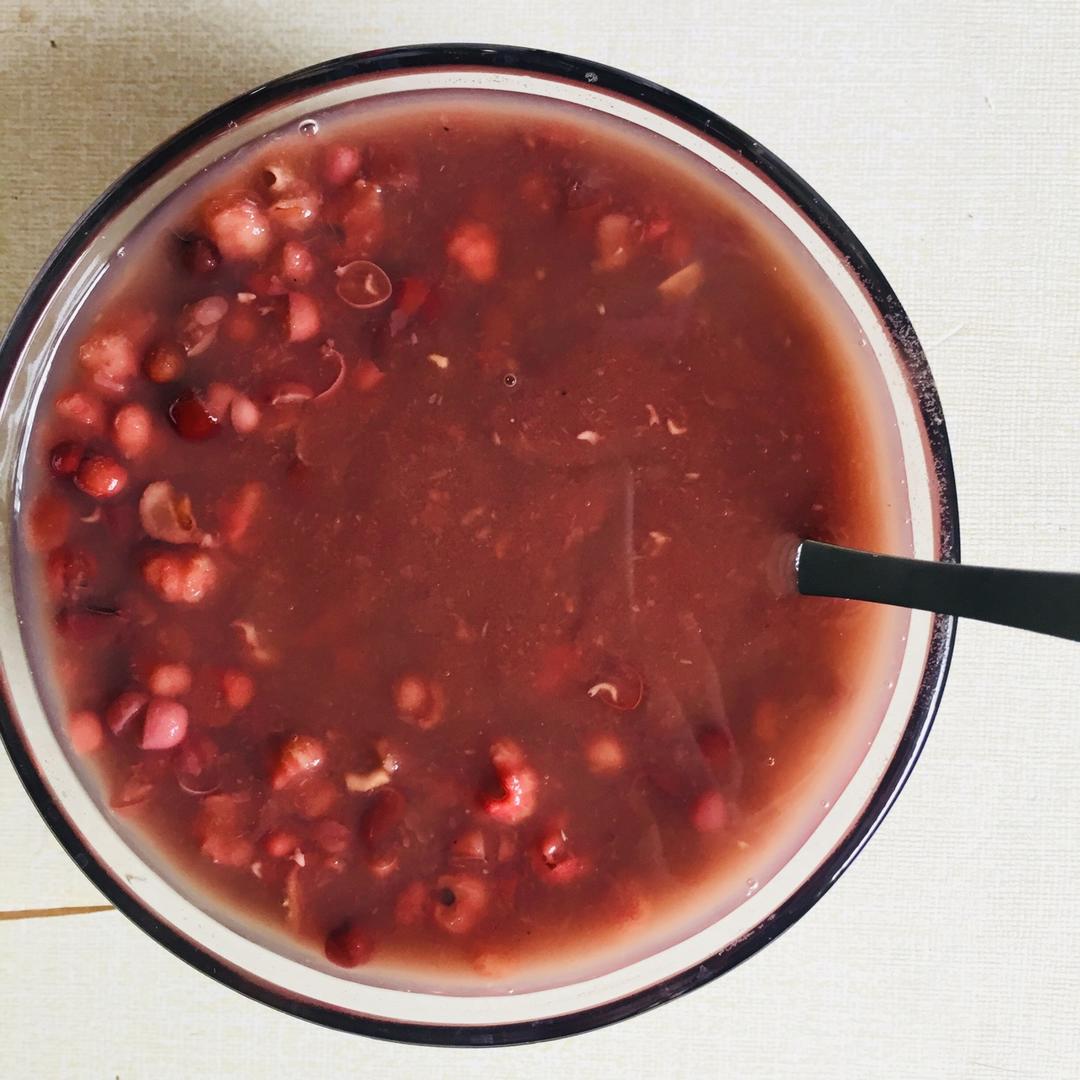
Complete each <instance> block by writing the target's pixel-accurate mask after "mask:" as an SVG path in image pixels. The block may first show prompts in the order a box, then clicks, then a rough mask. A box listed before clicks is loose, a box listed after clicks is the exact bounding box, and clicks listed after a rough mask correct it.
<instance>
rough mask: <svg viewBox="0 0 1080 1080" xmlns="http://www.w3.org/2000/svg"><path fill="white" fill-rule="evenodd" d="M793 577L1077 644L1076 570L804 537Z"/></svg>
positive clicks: (804, 586) (1079, 581)
mask: <svg viewBox="0 0 1080 1080" xmlns="http://www.w3.org/2000/svg"><path fill="white" fill-rule="evenodd" d="M795 578H796V583H797V585H798V589H799V592H801V593H803V595H805V596H839V597H843V598H845V599H847V600H872V601H873V602H874V603H876V604H893V605H894V606H896V607H908V608H918V609H919V610H920V611H936V612H939V613H940V614H942V615H963V616H964V617H965V618H968V619H981V620H982V621H983V622H991V623H999V624H1000V625H1001V626H1016V627H1019V628H1020V629H1021V630H1034V631H1036V633H1039V634H1053V635H1054V636H1055V637H1061V638H1068V639H1069V640H1071V641H1080V574H1064V573H1053V572H1049V571H1043V570H998V569H996V568H993V567H989V566H962V565H960V564H959V563H939V562H924V561H923V560H921V559H900V558H897V557H896V556H893V555H874V554H872V553H871V552H869V551H856V550H854V549H853V548H844V547H836V546H835V545H833V544H822V543H819V542H818V541H817V540H804V541H803V542H802V543H801V544H800V545H799V548H798V550H797V551H796V552H795Z"/></svg>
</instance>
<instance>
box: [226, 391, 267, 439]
mask: <svg viewBox="0 0 1080 1080" xmlns="http://www.w3.org/2000/svg"><path fill="white" fill-rule="evenodd" d="M261 415H262V414H261V413H260V412H259V406H258V405H256V404H255V402H254V401H252V400H251V398H249V397H248V396H247V395H246V394H237V395H236V397H234V398H233V400H232V404H231V405H230V406H229V419H230V420H231V421H232V426H233V430H234V431H235V432H236V433H237V435H250V434H251V433H252V432H253V431H254V430H255V429H256V428H257V427H258V426H259V420H260V419H261Z"/></svg>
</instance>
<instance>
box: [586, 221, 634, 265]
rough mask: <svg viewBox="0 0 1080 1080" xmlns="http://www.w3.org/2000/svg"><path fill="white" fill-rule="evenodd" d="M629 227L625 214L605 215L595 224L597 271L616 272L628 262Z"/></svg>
mask: <svg viewBox="0 0 1080 1080" xmlns="http://www.w3.org/2000/svg"><path fill="white" fill-rule="evenodd" d="M631 225H632V222H631V221H630V218H629V217H627V216H626V214H605V215H604V216H603V217H602V218H601V219H600V220H599V221H598V222H597V223H596V261H595V262H594V263H593V266H595V267H596V269H597V270H618V269H620V268H622V267H624V266H625V265H626V264H627V263H628V262H629V261H630V252H631V235H630V229H631Z"/></svg>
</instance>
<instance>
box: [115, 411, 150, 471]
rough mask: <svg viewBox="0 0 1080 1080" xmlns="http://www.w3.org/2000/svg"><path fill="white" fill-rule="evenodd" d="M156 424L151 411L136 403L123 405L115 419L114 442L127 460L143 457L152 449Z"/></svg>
mask: <svg viewBox="0 0 1080 1080" xmlns="http://www.w3.org/2000/svg"><path fill="white" fill-rule="evenodd" d="M153 425H154V422H153V419H152V418H151V416H150V411H149V410H148V409H147V408H145V407H144V406H142V405H137V404H135V403H134V402H132V403H131V404H128V405H122V406H121V407H120V408H119V409H118V410H117V413H116V416H114V417H113V441H114V442H115V443H116V448H117V449H118V450H119V451H120V453H121V454H123V455H124V457H126V458H137V457H142V455H143V454H145V453H146V451H147V450H149V449H150V441H151V439H152V438H153V433H154V426H153Z"/></svg>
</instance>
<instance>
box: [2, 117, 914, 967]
mask: <svg viewBox="0 0 1080 1080" xmlns="http://www.w3.org/2000/svg"><path fill="white" fill-rule="evenodd" d="M308 130H309V131H310V128H309V129H308ZM726 184H727V182H726V181H723V180H722V179H721V178H720V177H718V176H710V175H705V174H703V173H701V172H699V171H695V168H693V167H691V166H690V165H689V164H688V163H687V162H685V161H683V160H682V159H681V158H680V157H678V155H677V154H676V153H675V152H674V151H672V150H670V149H665V147H664V145H663V144H661V143H660V142H659V140H656V141H652V142H647V141H645V140H644V139H643V138H639V137H637V136H631V135H630V134H628V133H627V132H624V131H621V130H620V129H619V128H618V126H617V125H616V124H615V123H614V122H610V121H605V122H604V124H603V125H601V124H600V123H598V122H595V121H590V120H588V119H587V118H586V117H585V116H584V114H582V113H581V112H578V111H574V110H572V109H570V108H569V107H559V108H554V107H550V106H545V107H543V108H540V107H537V108H535V109H531V108H529V107H522V106H520V105H514V106H510V107H508V106H506V105H505V104H499V105H497V106H496V105H495V104H494V103H491V104H488V105H484V104H479V105H478V104H476V103H475V101H474V102H473V103H471V104H467V103H465V102H463V101H461V100H455V99H446V100H439V99H435V100H433V101H432V100H425V101H418V102H416V103H414V104H412V105H411V106H409V107H408V108H403V109H398V110H397V111H384V112H383V113H379V112H377V111H373V112H371V113H365V112H364V111H363V110H362V109H357V110H354V111H353V113H351V114H348V113H347V114H346V115H345V116H344V117H342V118H338V119H337V120H335V121H334V122H332V123H330V122H325V121H324V122H323V123H322V124H321V125H320V127H319V130H318V132H317V133H316V134H315V135H310V134H305V133H304V132H303V131H295V130H294V131H292V132H288V133H285V134H282V135H280V136H278V137H275V138H272V139H269V140H265V141H263V142H261V143H259V144H258V145H257V146H256V147H254V148H252V149H250V150H248V151H246V152H244V153H242V154H240V155H239V156H237V157H236V158H234V159H232V160H231V161H229V162H227V163H223V164H220V165H219V166H217V167H216V168H215V169H213V170H211V171H210V172H209V174H207V175H206V176H205V177H204V178H202V179H201V180H200V181H199V183H198V186H197V187H193V188H189V189H188V190H186V191H184V192H182V193H181V194H180V195H179V196H177V197H176V198H175V199H174V200H172V202H171V203H169V204H167V205H166V206H165V207H163V208H162V209H161V210H159V211H158V212H157V213H156V215H155V216H154V217H152V218H151V219H150V220H149V221H148V222H146V223H145V224H144V226H143V227H142V228H141V229H140V231H139V233H138V234H137V235H135V236H133V237H132V238H131V240H130V242H129V243H127V244H125V254H124V257H123V259H122V260H120V261H119V262H118V263H117V265H116V266H114V267H113V268H112V270H111V271H110V273H109V275H107V277H106V280H105V283H104V284H103V285H101V286H99V287H98V288H97V290H96V291H95V293H94V294H93V295H92V296H91V298H90V300H89V301H88V303H87V304H86V305H85V306H84V309H83V311H82V313H81V314H80V316H79V319H78V320H77V322H76V324H75V325H74V326H73V327H72V329H71V331H70V332H69V333H68V334H67V335H66V337H65V339H64V342H63V344H62V347H61V350H60V355H59V356H58V358H57V360H56V363H55V364H54V371H53V374H52V376H51V383H50V388H49V390H48V393H47V394H46V397H45V399H44V403H43V405H42V409H41V413H40V415H39V417H38V420H37V423H36V427H35V431H34V436H33V442H32V461H31V462H30V465H29V468H28V487H29V498H28V500H27V505H28V510H27V512H26V513H25V514H24V516H23V520H22V523H21V527H22V530H23V537H24V539H25V542H26V544H27V547H28V548H29V549H30V550H31V551H32V552H34V553H35V559H36V560H37V563H38V565H39V566H40V574H39V580H38V583H37V586H36V587H35V588H32V589H31V593H32V596H33V599H34V602H35V603H36V605H37V609H38V612H39V615H40V618H39V619H38V620H37V629H36V630H35V633H36V634H37V635H38V639H39V641H40V642H43V643H44V648H45V651H46V652H47V653H48V655H49V657H50V660H49V663H50V666H51V669H52V671H53V672H54V674H55V678H56V680H57V684H58V687H59V693H60V694H61V695H62V698H63V702H64V706H65V710H66V715H65V716H64V717H61V718H60V721H59V722H60V723H61V726H62V727H64V728H65V729H66V731H67V734H68V737H69V740H70V744H71V746H72V749H73V752H75V753H77V754H79V755H82V756H83V757H84V758H85V759H86V760H87V761H88V762H91V763H92V764H93V766H94V768H95V770H96V772H97V774H98V776H99V777H100V785H101V791H102V798H103V801H104V802H105V804H106V805H107V806H108V807H109V808H110V809H111V812H113V813H115V814H116V815H118V816H119V817H121V818H122V819H123V820H124V821H125V822H126V823H129V824H134V826H135V827H136V828H137V830H138V831H139V833H140V834H141V835H143V836H145V837H148V838H149V841H150V843H151V844H152V846H153V847H154V848H156V849H157V850H158V851H160V852H162V853H164V854H163V857H164V859H165V860H166V862H167V863H168V864H169V865H171V866H172V867H174V869H175V870H176V872H178V873H179V874H181V875H182V876H183V877H185V878H187V879H189V880H191V881H193V882H195V883H197V884H198V885H199V887H201V888H205V889H208V890H209V893H208V895H209V894H212V895H213V896H215V897H218V898H222V897H223V898H224V899H225V901H226V903H227V904H228V905H229V906H230V907H231V909H232V910H234V911H238V912H242V913H243V914H244V915H245V917H246V916H252V917H254V919H255V921H256V922H259V923H261V924H262V925H269V926H270V927H272V928H274V930H275V932H280V933H282V934H285V935H287V936H288V938H290V939H291V940H293V941H294V942H297V943H299V944H300V945H301V946H302V947H303V948H304V949H309V948H310V950H311V953H310V957H311V962H313V963H322V962H324V961H323V959H322V958H323V957H325V961H326V962H329V963H331V964H334V965H337V966H338V967H345V968H358V969H360V971H359V977H364V974H363V972H364V971H365V970H369V969H371V970H374V969H378V970H379V971H394V970H397V971H399V972H400V971H406V972H407V971H410V970H412V971H417V970H420V969H433V970H439V971H444V972H451V973H467V974H468V975H469V977H470V978H473V977H475V978H477V979H479V980H481V981H483V980H489V981H490V982H491V983H492V984H493V985H494V984H498V983H501V982H503V981H505V980H510V981H511V982H513V980H514V979H516V978H518V976H519V973H520V972H522V971H525V970H527V969H528V968H529V966H530V965H533V964H536V963H539V958H541V957H542V958H544V959H545V961H546V962H549V963H555V964H556V965H557V964H558V963H564V964H571V963H580V962H581V957H582V956H586V957H587V956H588V955H589V954H590V951H595V950H598V949H600V948H601V947H606V946H609V945H612V944H613V943H614V945H615V946H618V944H619V943H620V942H621V941H624V940H625V941H630V940H636V941H639V942H640V941H643V940H647V939H649V935H650V934H653V935H654V936H655V935H656V934H659V933H660V932H661V928H662V927H663V926H666V925H673V924H672V918H673V913H674V912H681V913H683V914H684V915H685V913H687V912H694V911H696V912H697V915H696V916H695V917H696V918H697V919H698V921H700V920H701V919H703V918H708V917H712V916H714V915H715V914H717V913H718V911H719V910H722V909H723V905H727V906H729V907H730V905H731V904H732V903H735V902H737V899H733V898H737V896H738V895H745V892H746V891H747V888H749V890H750V891H753V889H755V888H756V887H757V886H758V884H759V883H760V882H761V881H763V880H764V878H765V877H766V876H767V874H768V873H769V872H771V871H770V867H771V868H772V869H775V858H776V852H777V851H780V850H782V849H785V845H787V847H788V848H790V847H791V846H792V845H793V844H797V842H798V839H799V837H801V836H804V835H805V834H806V833H807V832H808V831H809V830H810V829H811V828H812V827H813V826H814V824H816V822H817V820H819V819H820V817H821V815H822V813H823V812H824V810H823V808H822V800H821V794H822V792H824V794H825V796H826V802H827V799H828V798H831V797H834V796H835V794H836V793H837V792H838V791H839V790H840V788H841V787H842V784H843V781H844V779H846V775H849V774H850V772H851V771H852V770H853V768H854V765H855V764H856V763H857V759H856V758H853V757H852V754H853V753H856V752H857V751H853V750H852V748H853V747H855V748H857V747H860V746H861V747H865V745H866V744H867V742H868V740H869V738H870V737H872V734H873V731H874V729H875V727H876V724H877V722H878V720H879V718H880V712H881V710H883V708H884V698H883V696H882V693H881V692H879V691H878V690H877V689H875V688H876V687H884V686H885V685H886V680H887V679H888V678H889V677H890V674H891V669H890V667H889V664H890V662H891V661H890V659H889V658H890V657H893V656H894V655H895V652H894V651H890V650H891V649H892V644H893V643H894V642H895V641H896V640H897V639H898V637H899V634H900V633H902V632H903V631H902V626H901V624H900V623H899V622H898V621H897V620H898V616H897V615H896V614H895V613H891V612H880V611H875V610H874V609H873V608H871V607H869V606H862V605H855V604H845V603H842V602H837V601H830V600H824V599H809V598H799V597H796V596H793V595H792V594H791V588H790V582H788V581H787V580H786V579H785V577H784V575H783V574H781V573H780V572H779V567H780V565H781V563H782V553H783V550H784V548H783V544H784V543H785V541H786V540H788V539H789V538H791V537H795V536H811V537H815V538H820V539H829V540H835V541H837V542H841V543H845V544H850V545H854V546H865V547H868V548H882V547H885V548H887V547H889V546H890V542H891V541H892V540H893V539H894V538H895V535H896V533H897V526H896V520H895V518H896V514H897V513H899V511H898V510H894V509H892V508H890V505H889V502H890V500H891V498H892V491H891V475H892V474H891V472H890V470H889V468H888V467H887V466H886V465H884V464H883V463H882V462H883V460H884V459H883V453H882V446H883V443H882V438H881V436H880V434H879V433H875V432H874V430H873V425H874V424H875V422H876V421H875V416H874V415H873V410H872V408H871V407H870V405H869V404H868V403H869V402H870V401H871V397H872V395H870V394H868V393H867V391H866V385H865V378H864V373H860V372H859V371H858V370H857V366H858V364H859V363H860V354H859V350H858V348H857V347H856V346H855V345H853V344H852V341H851V337H852V333H851V329H850V327H848V326H847V325H846V324H845V323H844V322H843V321H842V320H841V319H839V318H837V317H836V315H835V311H833V310H832V309H830V307H829V304H828V303H827V302H826V301H825V299H823V293H821V292H820V291H816V290H815V287H814V286H813V283H812V282H811V281H810V280H809V279H808V278H807V277H806V271H805V268H804V267H800V266H799V265H798V262H797V260H796V259H795V258H794V257H793V256H792V255H791V254H790V252H785V251H784V250H783V249H782V247H780V246H779V245H778V243H777V241H776V239H775V237H774V236H773V235H772V234H770V232H769V230H768V229H767V228H766V223H765V221H764V219H763V218H761V217H760V216H758V215H761V214H762V213H763V212H762V211H760V210H757V209H755V207H754V204H752V203H750V202H749V200H746V199H745V198H744V197H742V196H739V197H736V194H735V193H734V192H733V191H730V190H728V188H727V186H726ZM887 449H888V448H887V447H886V450H887ZM883 658H884V659H883ZM845 770H846V773H845ZM770 860H772V862H770ZM748 874H749V875H752V876H749V877H748V876H747V875H748ZM733 880H738V882H740V883H744V882H747V883H748V886H747V885H744V884H740V885H739V887H738V889H736V890H735V891H734V892H732V891H731V889H730V884H731V881H733ZM721 886H723V887H721ZM725 890H726V891H725ZM740 890H741V892H740ZM725 898H726V899H725ZM718 904H719V905H721V907H720V908H719V909H718V907H717V905H718ZM665 920H666V922H665Z"/></svg>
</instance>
